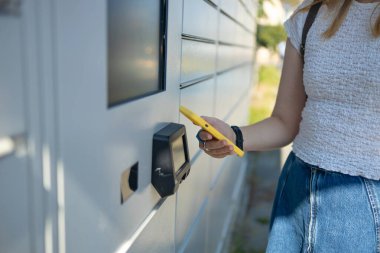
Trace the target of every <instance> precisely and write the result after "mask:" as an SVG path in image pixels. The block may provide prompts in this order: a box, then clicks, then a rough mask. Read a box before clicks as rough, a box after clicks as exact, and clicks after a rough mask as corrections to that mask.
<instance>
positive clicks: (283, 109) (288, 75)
mask: <svg viewBox="0 0 380 253" xmlns="http://www.w3.org/2000/svg"><path fill="white" fill-rule="evenodd" d="M302 79H303V62H302V58H301V56H300V55H299V53H298V52H297V50H296V49H295V48H294V47H293V45H292V44H291V43H290V41H289V40H288V41H287V43H286V50H285V58H284V64H283V68H282V74H281V80H280V87H279V91H278V95H277V99H276V104H275V107H274V109H273V112H272V115H271V116H270V117H269V118H267V119H265V120H263V121H260V122H258V123H256V124H253V125H249V126H244V127H241V130H242V133H243V138H244V150H246V151H262V150H271V149H276V148H280V147H283V146H286V145H287V144H289V143H291V142H292V141H293V139H294V138H295V136H296V135H297V133H298V130H299V124H300V121H301V113H302V110H303V108H304V106H305V101H306V94H305V89H304V86H303V80H302ZM204 118H205V119H206V120H207V121H208V122H209V123H210V124H211V125H213V126H214V127H215V128H217V129H218V130H219V131H221V132H222V133H223V134H224V135H226V136H227V137H228V138H230V139H231V140H233V141H234V140H235V134H234V132H233V131H232V129H231V128H230V126H229V125H227V124H226V123H224V122H223V121H221V120H218V119H215V118H211V117H204ZM200 137H201V139H202V140H206V148H207V150H205V152H206V153H208V154H209V155H211V156H213V157H216V158H222V157H224V156H226V155H229V154H231V153H232V152H231V149H230V148H231V147H229V146H228V145H226V144H225V143H224V142H223V141H217V140H214V139H211V135H210V134H209V133H207V132H205V131H202V132H201V133H200ZM199 146H200V148H202V149H203V145H201V144H200V145H199Z"/></svg>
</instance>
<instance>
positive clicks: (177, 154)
mask: <svg viewBox="0 0 380 253" xmlns="http://www.w3.org/2000/svg"><path fill="white" fill-rule="evenodd" d="M172 155H173V163H174V164H173V165H174V173H176V172H177V171H178V170H179V169H180V168H181V167H182V165H184V164H185V162H186V157H185V148H184V145H183V136H180V137H178V138H177V139H176V140H174V141H173V143H172Z"/></svg>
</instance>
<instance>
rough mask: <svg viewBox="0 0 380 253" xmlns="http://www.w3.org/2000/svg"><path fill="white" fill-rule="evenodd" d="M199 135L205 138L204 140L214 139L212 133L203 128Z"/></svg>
mask: <svg viewBox="0 0 380 253" xmlns="http://www.w3.org/2000/svg"><path fill="white" fill-rule="evenodd" d="M198 135H199V137H200V138H201V139H202V140H203V141H208V140H211V139H212V135H211V134H209V133H208V132H207V131H204V130H201V131H200V132H199V134H198Z"/></svg>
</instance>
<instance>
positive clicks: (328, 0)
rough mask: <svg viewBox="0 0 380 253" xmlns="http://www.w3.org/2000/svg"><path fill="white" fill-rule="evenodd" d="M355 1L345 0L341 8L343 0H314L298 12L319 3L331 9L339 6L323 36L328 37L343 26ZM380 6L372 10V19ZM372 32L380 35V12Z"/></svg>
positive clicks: (374, 34)
mask: <svg viewBox="0 0 380 253" xmlns="http://www.w3.org/2000/svg"><path fill="white" fill-rule="evenodd" d="M353 1H356V0H344V1H343V4H342V5H341V6H340V8H339V3H340V2H341V0H314V1H313V3H311V4H309V5H307V6H305V7H303V8H301V9H300V10H298V11H297V12H296V13H298V12H304V11H308V10H309V9H310V7H311V6H313V5H314V4H317V3H322V4H326V5H327V7H328V8H329V9H336V8H339V9H338V11H337V15H336V17H335V19H334V21H333V22H332V23H331V25H330V27H329V28H328V29H327V30H326V31H325V32H324V33H323V36H325V37H326V38H331V37H332V36H334V34H335V33H336V32H337V31H338V30H339V27H340V26H341V24H342V23H343V21H344V19H345V18H346V16H347V13H348V10H349V9H350V6H351V4H352V2H353ZM379 6H380V4H378V5H377V6H376V8H375V9H374V11H373V12H372V16H371V20H372V18H373V14H374V12H375V10H376V9H377V8H378V7H379ZM296 13H295V14H296ZM372 34H373V36H374V37H380V14H379V16H378V17H377V19H376V22H375V24H374V26H373V27H372Z"/></svg>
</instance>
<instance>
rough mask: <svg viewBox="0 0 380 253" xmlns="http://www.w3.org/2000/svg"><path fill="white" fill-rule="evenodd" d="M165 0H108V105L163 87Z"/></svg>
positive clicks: (159, 89)
mask: <svg viewBox="0 0 380 253" xmlns="http://www.w3.org/2000/svg"><path fill="white" fill-rule="evenodd" d="M161 2H162V0H128V1H125V0H108V106H113V105H116V104H120V103H123V102H126V101H128V100H131V99H134V98H138V97H141V96H144V95H147V94H152V93H156V92H159V91H161V90H163V82H162V79H161V75H162V73H160V69H161V70H162V66H160V62H161V60H162V57H163V56H162V54H163V53H164V52H163V50H162V49H160V48H161V47H162V41H161V38H162V36H161V33H162V32H163V27H162V23H161V16H162V15H163V13H162V8H163V7H162V5H161Z"/></svg>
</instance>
